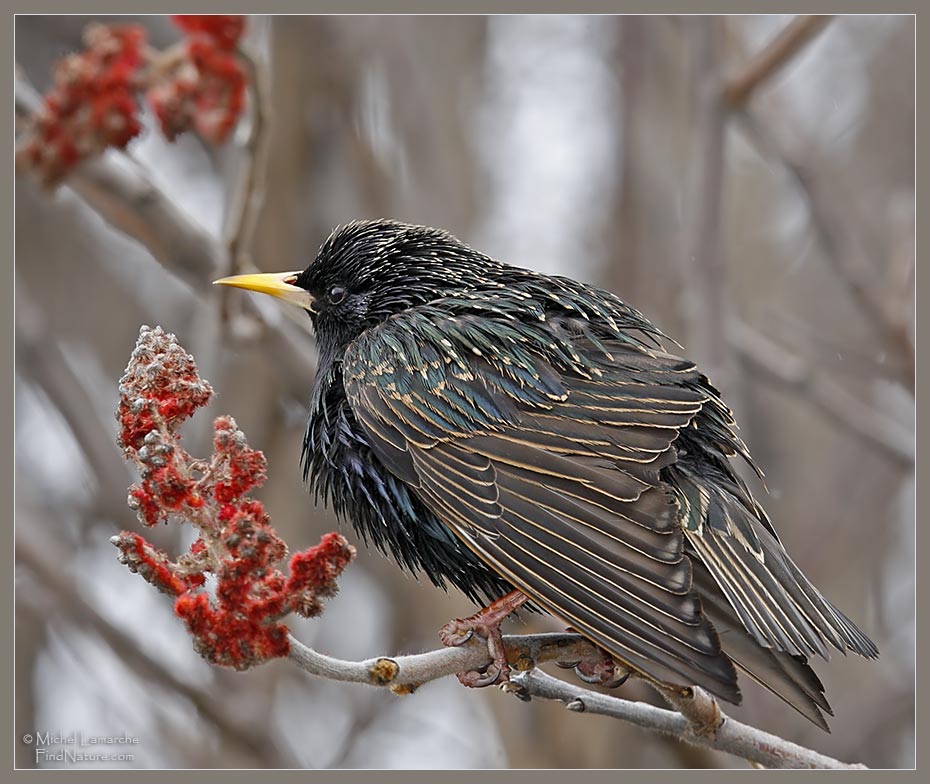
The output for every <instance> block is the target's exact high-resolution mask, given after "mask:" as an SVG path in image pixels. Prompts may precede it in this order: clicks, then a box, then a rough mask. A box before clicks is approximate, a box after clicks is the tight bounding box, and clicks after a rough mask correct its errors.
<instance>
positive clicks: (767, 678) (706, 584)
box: [693, 559, 833, 732]
mask: <svg viewBox="0 0 930 784" xmlns="http://www.w3.org/2000/svg"><path fill="white" fill-rule="evenodd" d="M693 561H694V563H693V585H694V588H695V590H697V592H698V594H699V595H700V597H701V605H702V609H703V611H704V614H705V615H706V616H707V618H708V619H709V620H710V622H711V623H712V624H713V625H714V628H715V629H716V630H717V633H718V635H719V636H720V644H721V647H722V648H723V652H724V653H725V654H726V655H727V656H728V657H729V658H730V659H731V660H732V661H733V663H734V664H735V665H736V666H737V667H738V668H739V669H740V670H742V671H743V672H745V673H746V674H747V675H749V677H751V678H752V679H753V680H754V681H756V682H757V683H759V684H760V685H761V686H764V687H765V688H766V689H768V690H769V691H770V692H772V693H773V694H774V695H775V696H777V697H779V698H780V699H782V700H783V701H784V702H785V703H787V704H788V705H790V706H791V707H792V708H794V709H795V710H796V711H798V713H800V714H801V715H802V716H804V717H805V718H807V719H809V720H810V721H812V722H813V723H814V724H816V725H817V726H818V727H820V728H821V729H823V730H825V731H826V732H829V731H830V728H829V726H828V725H827V722H826V720H825V719H824V716H823V714H824V713H827V714H829V715H830V716H832V715H833V711H832V710H831V709H830V704H829V703H828V702H827V699H826V697H825V696H824V688H823V684H822V683H821V682H820V679H819V678H818V677H817V674H816V673H815V672H814V670H813V669H811V667H810V665H809V664H808V663H807V659H806V658H805V657H803V656H799V655H795V654H790V653H785V652H783V651H776V650H773V649H772V648H764V647H762V646H760V645H759V643H758V642H757V641H756V640H755V639H753V637H752V636H751V635H750V634H749V633H748V632H747V631H746V629H745V627H744V626H743V624H742V623H741V622H740V619H739V617H738V616H737V615H736V613H735V612H734V610H733V608H732V607H731V606H730V603H729V602H728V601H727V599H726V597H725V596H724V595H723V593H722V592H721V590H720V587H719V586H718V585H717V582H716V581H715V580H714V578H713V576H712V575H711V574H710V572H709V571H708V570H707V568H706V567H705V566H704V565H703V564H702V563H701V562H700V561H699V560H697V559H693Z"/></svg>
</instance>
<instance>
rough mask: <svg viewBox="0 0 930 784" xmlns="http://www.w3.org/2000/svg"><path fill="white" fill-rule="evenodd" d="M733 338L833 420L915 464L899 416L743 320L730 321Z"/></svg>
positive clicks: (744, 353)
mask: <svg viewBox="0 0 930 784" xmlns="http://www.w3.org/2000/svg"><path fill="white" fill-rule="evenodd" d="M729 339H730V342H731V343H732V345H733V346H734V348H736V349H737V351H739V353H740V355H741V357H742V358H743V360H744V361H745V362H747V363H748V364H749V365H750V366H751V367H754V368H755V369H756V370H757V371H760V372H761V373H763V374H765V376H766V377H767V378H769V379H770V380H772V381H775V382H777V383H778V385H779V386H781V387H782V388H783V389H787V390H790V391H793V392H796V393H798V394H802V395H804V397H805V399H806V400H808V401H810V402H811V403H812V404H814V405H815V406H817V408H819V409H820V410H821V411H823V412H824V413H825V414H826V415H827V416H828V417H829V418H830V419H832V420H833V421H834V422H836V423H837V424H839V425H840V426H841V427H843V428H844V429H846V430H849V431H850V432H852V433H855V434H856V435H858V436H859V437H860V438H862V439H864V440H866V441H867V442H869V443H870V444H872V445H873V446H877V447H878V448H879V449H881V450H882V452H884V453H885V454H887V455H888V456H889V457H890V458H891V459H892V460H894V461H895V462H897V463H900V464H902V465H904V466H911V465H913V463H914V436H913V433H912V432H910V431H908V429H907V428H906V427H905V425H903V424H902V423H900V422H899V421H898V420H897V419H896V418H895V417H893V416H892V415H890V414H887V413H885V412H883V411H881V410H879V409H878V408H876V407H875V406H872V405H869V404H868V403H866V402H864V401H862V400H860V399H859V398H857V397H856V396H855V395H853V394H852V393H850V392H849V391H848V390H847V389H846V388H845V387H844V386H843V385H842V384H840V383H839V382H838V381H835V380H833V379H832V378H831V377H830V376H829V375H828V374H827V373H824V372H822V371H818V370H817V369H816V368H815V367H814V366H813V365H812V364H811V363H808V362H807V361H806V360H804V359H802V358H801V357H799V356H797V355H795V354H792V353H791V352H790V351H788V350H787V349H785V348H783V347H782V346H780V345H779V344H778V343H776V342H774V341H773V340H772V339H771V338H769V337H766V336H765V335H763V334H762V333H761V332H758V331H757V330H755V329H753V328H752V327H750V326H749V325H748V324H746V323H745V322H742V321H740V320H739V319H732V320H731V322H730V329H729Z"/></svg>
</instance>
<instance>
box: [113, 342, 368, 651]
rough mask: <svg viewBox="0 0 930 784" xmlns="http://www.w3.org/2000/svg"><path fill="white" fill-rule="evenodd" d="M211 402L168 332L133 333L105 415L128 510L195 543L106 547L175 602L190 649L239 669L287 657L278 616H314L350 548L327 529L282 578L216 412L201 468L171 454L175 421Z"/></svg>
mask: <svg viewBox="0 0 930 784" xmlns="http://www.w3.org/2000/svg"><path fill="white" fill-rule="evenodd" d="M211 395H212V389H211V388H210V385H209V384H208V383H207V382H206V381H204V380H203V379H201V378H200V376H199V374H198V372H197V368H196V366H195V364H194V360H193V358H192V357H191V356H190V355H189V354H188V353H187V352H186V351H184V349H183V348H181V346H180V345H179V344H178V342H177V340H176V339H175V337H174V336H173V335H170V334H166V333H165V332H164V331H163V330H162V329H161V328H158V327H157V328H155V329H149V328H148V327H142V329H141V330H140V333H139V340H138V342H137V343H136V348H135V350H134V351H133V353H132V357H131V358H130V361H129V365H128V366H127V368H126V373H125V375H124V376H123V378H122V379H121V380H120V402H119V407H118V409H117V419H118V421H119V426H120V433H119V444H120V446H122V447H123V450H124V453H125V454H126V456H127V457H128V458H129V459H131V460H133V462H135V463H136V465H137V466H139V468H140V471H141V474H142V483H141V484H139V485H134V486H133V487H132V488H130V493H129V505H130V507H132V508H133V509H136V510H137V514H138V516H139V520H140V521H141V522H142V523H143V524H144V525H147V526H151V525H155V524H156V523H159V522H165V521H167V520H168V519H169V517H172V516H173V517H175V518H176V519H179V520H188V521H189V522H191V523H192V524H193V525H194V526H195V528H196V529H197V531H198V534H199V536H198V538H197V540H196V541H195V542H194V544H193V545H192V546H191V548H190V550H189V551H188V552H186V553H184V554H183V555H181V556H180V557H179V558H178V559H177V560H176V561H171V560H170V558H169V557H168V556H167V555H166V554H165V553H164V552H162V551H160V550H158V549H157V548H155V547H153V546H152V545H151V544H149V543H148V542H147V541H146V540H145V539H144V538H143V537H142V536H140V535H139V534H135V533H128V532H125V531H124V532H123V533H122V534H120V535H119V536H115V537H113V539H112V540H111V541H112V542H113V544H115V545H116V547H117V548H118V549H119V550H120V561H121V562H122V563H124V564H126V565H127V566H128V567H129V568H130V569H131V570H132V571H134V572H137V573H139V574H140V575H142V577H144V578H145V579H146V580H147V581H148V582H150V583H151V584H152V585H154V586H156V587H157V588H158V589H159V590H161V591H163V592H165V593H167V594H169V595H171V596H173V597H175V608H174V609H175V613H176V614H177V615H178V617H180V618H181V619H182V620H183V621H184V622H185V624H186V625H187V628H188V630H189V631H190V632H191V635H192V636H193V638H194V648H195V650H197V651H198V652H199V653H200V654H201V655H202V656H203V657H204V658H206V659H207V660H208V661H210V662H213V663H214V664H222V665H225V666H229V667H235V668H236V669H247V668H248V667H251V666H254V665H255V664H258V663H261V662H263V661H267V660H268V659H270V658H274V657H277V656H285V655H287V653H288V650H289V645H288V637H287V627H286V626H284V625H283V624H282V623H281V619H282V618H283V617H284V616H286V615H287V614H288V613H291V612H295V613H297V614H299V615H302V616H305V617H311V616H315V615H319V613H320V612H321V611H322V600H323V599H324V598H327V597H331V596H333V595H334V594H335V593H336V589H337V586H336V578H337V577H338V576H339V575H340V574H341V573H342V570H343V569H344V568H345V567H346V565H347V564H348V563H349V561H350V560H351V559H352V558H353V556H354V554H355V550H354V548H352V547H351V546H350V545H349V544H348V543H347V542H346V541H345V539H344V538H343V537H342V536H340V535H339V534H335V533H331V534H327V535H326V536H324V537H323V539H322V541H321V542H320V544H319V545H317V546H315V547H310V548H308V549H307V550H304V551H303V552H299V553H295V554H294V555H293V556H292V557H291V559H290V562H289V576H287V577H285V575H284V574H283V573H282V572H281V571H280V569H279V568H278V567H279V565H280V564H281V562H282V561H283V560H284V559H285V558H286V556H287V546H286V545H285V544H284V542H283V541H282V540H281V538H280V537H279V536H278V535H277V533H276V532H275V531H274V529H273V528H272V527H271V526H270V525H269V521H268V516H267V515H266V514H265V511H264V507H263V506H262V504H261V503H260V502H258V501H256V500H254V499H252V498H249V497H248V495H247V493H248V492H249V491H251V490H253V489H254V488H256V487H258V486H260V485H261V484H262V483H263V482H264V480H265V470H266V464H265V458H264V456H263V455H262V453H261V452H259V451H256V450H254V449H252V448H251V447H250V446H249V445H248V443H246V440H245V436H244V434H243V433H242V431H241V430H239V429H238V428H237V427H236V423H235V421H233V419H232V418H231V417H228V416H227V417H219V418H218V419H217V420H216V421H215V422H214V439H213V456H212V458H211V459H210V461H209V462H207V461H203V460H195V459H194V458H192V457H191V456H190V455H189V454H188V453H187V452H186V451H185V450H184V449H183V448H182V447H181V443H180V437H179V436H178V433H177V429H178V427H179V425H180V424H181V423H182V422H183V421H185V420H186V419H188V418H189V417H190V416H191V415H192V414H193V413H194V411H195V410H196V409H197V408H200V407H201V406H204V405H206V403H207V401H208V400H209V399H210V396H211ZM207 573H211V574H213V575H214V576H215V577H216V591H215V595H213V596H211V595H210V594H208V593H207V592H206V590H205V588H204V586H205V582H206V580H205V576H206V574H207Z"/></svg>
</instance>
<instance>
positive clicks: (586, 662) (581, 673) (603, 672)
mask: <svg viewBox="0 0 930 784" xmlns="http://www.w3.org/2000/svg"><path fill="white" fill-rule="evenodd" d="M556 665H557V666H559V667H561V668H562V669H565V670H570V669H573V670H574V671H575V675H577V676H578V677H579V678H580V679H581V680H583V681H584V682H585V683H593V684H596V685H597V686H603V687H605V688H607V689H614V688H616V687H617V686H622V685H623V684H624V683H626V680H627V678H629V677H630V671H629V670H627V669H626V668H625V667H623V666H621V665H620V664H618V663H617V662H616V661H614V659H613V657H612V656H611V655H610V654H609V653H607V651H605V650H604V649H603V648H597V649H596V652H595V653H593V654H591V655H590V656H587V657H585V658H584V659H575V660H572V661H559V662H556Z"/></svg>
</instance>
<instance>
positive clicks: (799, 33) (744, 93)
mask: <svg viewBox="0 0 930 784" xmlns="http://www.w3.org/2000/svg"><path fill="white" fill-rule="evenodd" d="M831 19H832V17H830V16H822V15H817V16H796V17H795V18H794V19H792V20H791V22H789V23H788V25H787V26H786V27H785V28H784V30H782V31H781V32H780V33H779V34H778V35H776V36H775V38H773V39H772V41H771V42H769V44H768V46H766V47H765V48H764V49H762V50H761V51H759V52H757V53H756V54H755V55H754V56H753V57H752V58H750V60H749V62H748V63H746V64H745V65H744V66H743V68H742V70H741V71H739V73H736V74H734V75H733V76H732V77H731V78H729V79H728V80H727V81H726V84H725V86H724V98H725V100H726V102H727V104H728V105H729V106H730V108H732V109H738V108H741V107H742V106H744V105H745V104H746V103H747V102H748V101H749V99H750V97H751V96H752V93H753V92H754V91H755V90H756V88H758V87H759V86H760V85H761V84H762V83H763V82H765V81H767V80H768V79H770V78H771V77H772V76H774V75H775V74H776V73H777V72H778V71H779V70H781V69H782V68H783V67H784V66H786V65H787V64H788V63H789V62H790V61H791V59H792V58H793V57H794V56H795V55H796V54H797V53H798V52H799V51H800V50H801V49H802V48H803V47H804V45H805V44H807V43H808V42H809V41H811V40H812V39H813V38H814V37H815V36H816V35H817V34H818V33H819V32H820V31H821V30H823V29H824V28H825V27H826V26H827V24H829V22H830V20H831Z"/></svg>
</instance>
